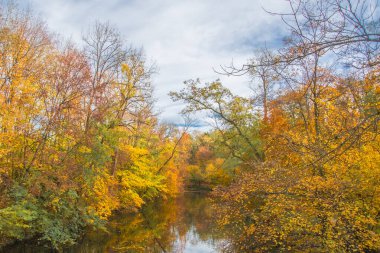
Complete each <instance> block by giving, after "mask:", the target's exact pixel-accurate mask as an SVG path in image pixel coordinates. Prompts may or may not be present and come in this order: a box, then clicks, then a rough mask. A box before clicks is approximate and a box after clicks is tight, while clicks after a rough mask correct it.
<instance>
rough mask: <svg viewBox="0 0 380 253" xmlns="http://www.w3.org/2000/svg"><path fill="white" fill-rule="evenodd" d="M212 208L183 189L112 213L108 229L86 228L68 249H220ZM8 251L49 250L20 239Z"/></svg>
mask: <svg viewBox="0 0 380 253" xmlns="http://www.w3.org/2000/svg"><path fill="white" fill-rule="evenodd" d="M212 218H213V211H212V208H211V205H210V200H209V198H208V197H207V195H206V194H205V193H190V192H189V193H184V194H183V195H181V196H179V197H178V198H176V199H172V200H166V201H159V202H155V203H152V204H150V205H147V206H145V207H144V208H143V210H142V211H141V212H140V213H137V214H136V213H134V214H123V215H117V216H115V217H113V218H112V219H111V220H110V222H109V224H108V225H107V231H102V230H97V231H88V232H87V233H86V235H85V236H84V237H83V239H81V240H80V241H79V242H78V244H76V245H74V246H72V247H70V248H66V249H64V252H68V253H98V252H99V253H101V252H110V253H111V252H112V253H118V252H153V253H156V252H157V253H162V252H173V253H209V252H220V251H219V250H218V249H219V248H220V247H221V245H222V244H223V242H224V240H223V237H222V236H221V235H220V234H218V231H217V229H215V226H214V225H213V219H212ZM4 250H5V251H4V252H7V253H35V252H36V253H37V252H38V253H40V252H42V253H44V252H52V251H51V250H49V249H47V248H44V247H42V246H38V245H34V244H30V243H19V244H17V245H13V246H12V247H8V248H6V249H4Z"/></svg>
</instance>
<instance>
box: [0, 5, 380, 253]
mask: <svg viewBox="0 0 380 253" xmlns="http://www.w3.org/2000/svg"><path fill="white" fill-rule="evenodd" d="M288 4H289V10H290V12H289V13H272V12H270V11H269V10H268V13H267V14H268V15H276V16H278V17H280V18H281V19H282V21H283V23H284V25H285V26H286V28H287V34H288V36H287V37H286V38H284V40H283V44H282V45H281V47H279V48H277V49H271V48H261V49H257V51H256V53H255V54H254V55H253V56H252V55H251V56H249V55H247V63H246V64H244V65H242V66H236V65H233V64H232V65H230V66H223V67H222V68H221V69H219V72H221V74H224V75H246V76H248V77H249V78H251V79H252V80H253V84H257V85H256V86H255V85H252V93H251V94H248V95H247V96H241V95H237V94H234V93H233V92H232V91H231V90H230V89H228V88H227V87H226V86H224V85H223V83H222V82H221V81H220V80H215V81H214V82H208V83H202V82H201V81H200V80H199V79H194V80H187V81H185V82H184V85H183V88H181V89H180V90H177V91H172V92H171V93H170V96H171V98H172V100H173V101H174V102H181V103H184V104H185V106H184V109H183V111H182V114H183V115H184V116H185V118H186V119H187V120H188V121H187V122H186V126H185V127H181V126H175V125H170V124H165V123H162V122H161V121H160V120H159V117H160V116H159V114H157V113H156V109H155V107H154V106H155V97H154V92H153V86H154V85H153V81H152V76H153V75H154V74H156V72H157V71H156V70H157V69H156V66H155V65H154V64H151V63H150V62H149V61H148V60H147V58H146V56H145V53H144V51H143V50H142V49H139V48H136V47H134V46H133V45H130V44H127V43H126V42H125V41H124V40H123V39H122V36H121V34H120V32H119V31H118V30H117V29H116V28H114V27H113V26H112V25H110V24H109V23H107V22H104V23H103V22H96V23H94V24H93V25H92V26H91V27H89V29H88V30H87V31H86V32H85V33H84V35H83V41H82V44H83V47H80V46H78V45H77V44H75V43H73V42H69V41H68V42H62V40H61V39H59V38H58V37H57V35H54V34H53V33H52V32H51V31H50V30H49V29H48V28H47V26H46V24H45V23H44V22H43V21H41V20H40V19H39V18H37V17H36V16H35V15H34V14H33V12H30V11H26V10H23V9H22V8H19V7H18V6H17V5H16V4H14V3H12V2H9V3H2V5H1V8H0V18H1V19H0V247H1V246H2V245H6V244H9V243H12V242H17V241H23V240H38V241H40V242H42V243H44V244H45V245H48V246H49V247H51V248H54V249H56V250H63V249H64V247H66V246H69V245H73V244H75V243H77V241H78V240H79V238H81V236H83V234H84V233H85V231H86V230H87V229H103V230H106V227H107V222H108V221H109V220H110V219H111V218H112V215H113V214H115V213H123V214H125V213H131V212H140V211H141V210H142V209H143V207H144V205H145V204H146V203H149V202H150V203H152V202H154V201H156V200H157V199H161V200H164V201H165V200H166V199H169V198H173V197H175V196H177V195H178V194H181V193H183V192H185V191H188V190H197V191H198V190H207V191H212V193H211V195H212V196H211V197H212V201H213V212H214V215H213V216H214V217H213V218H214V219H215V222H216V224H217V227H218V230H220V231H221V232H222V233H224V234H225V238H226V239H225V242H224V245H223V248H222V251H223V252H305V251H306V252H378V251H379V250H380V185H379V182H380V137H379V121H380V82H379V80H380V56H379V51H380V16H379V11H380V9H379V7H378V4H379V3H378V1H361V0H312V1H307V0H289V1H288ZM237 18H238V17H237ZM200 113H201V115H205V114H206V115H208V118H209V121H210V122H213V124H212V126H211V129H210V130H209V131H207V132H197V131H189V129H190V127H191V125H192V124H194V123H193V122H191V120H190V119H191V118H192V117H194V115H195V116H197V115H200Z"/></svg>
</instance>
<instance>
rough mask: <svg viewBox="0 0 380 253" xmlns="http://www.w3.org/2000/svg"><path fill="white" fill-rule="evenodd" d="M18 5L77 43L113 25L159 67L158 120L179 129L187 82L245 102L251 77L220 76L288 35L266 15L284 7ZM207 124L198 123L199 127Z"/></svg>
mask: <svg viewBox="0 0 380 253" xmlns="http://www.w3.org/2000/svg"><path fill="white" fill-rule="evenodd" d="M20 1H21V2H22V4H23V5H24V4H25V5H29V6H30V7H31V8H32V10H33V11H34V12H35V13H36V14H37V15H39V16H41V18H42V19H43V20H44V21H45V22H46V23H47V25H48V26H49V28H50V29H51V30H52V31H53V32H57V33H59V34H60V35H62V36H63V37H64V38H67V39H69V38H70V39H71V40H73V41H74V42H78V44H80V42H81V38H82V34H83V33H84V32H85V31H86V30H87V29H88V28H89V27H90V26H91V24H93V23H94V22H95V21H101V22H109V23H110V24H111V25H113V26H115V27H116V28H117V29H118V30H119V31H120V33H121V34H122V36H123V39H125V40H126V43H127V44H132V45H133V46H134V47H137V48H140V47H142V48H143V49H144V51H145V54H146V56H147V58H148V60H149V61H150V62H152V63H155V64H156V65H157V67H158V74H156V75H155V76H154V77H153V84H154V87H155V97H156V99H157V103H156V108H157V110H158V111H159V112H160V116H159V118H160V120H161V121H162V122H167V123H174V124H179V123H181V120H182V119H181V116H180V115H179V112H180V110H181V109H182V108H183V106H184V105H183V104H180V103H174V102H173V101H171V100H170V97H169V96H168V93H169V92H170V91H177V90H180V89H181V88H182V87H183V86H184V85H183V82H184V81H185V80H189V79H196V78H200V80H201V81H202V82H203V83H205V82H212V81H214V80H216V79H220V80H221V81H222V83H223V84H224V85H225V86H226V87H228V88H230V89H231V90H232V91H233V92H234V93H235V94H238V95H247V94H249V93H250V92H251V90H250V88H249V86H250V78H249V77H248V76H241V77H228V76H226V75H220V74H218V73H216V72H215V71H214V69H216V70H220V66H228V65H230V64H231V62H232V61H233V62H234V64H235V65H237V66H239V65H241V64H244V63H246V62H247V61H248V59H249V58H250V57H252V55H253V53H254V51H255V50H256V49H258V48H263V47H265V46H266V47H269V48H273V47H278V46H279V44H280V43H281V40H282V38H283V36H284V35H285V29H284V25H283V24H282V23H281V21H280V19H279V17H277V16H273V15H270V14H268V13H266V12H265V10H269V11H273V12H281V11H284V10H286V8H287V3H286V1H285V0H234V1H232V0H107V1H106V0H20ZM264 9H265V10H264ZM251 85H252V84H251ZM253 85H254V84H253ZM203 123H204V122H203V120H202V119H198V124H199V125H200V126H202V125H203Z"/></svg>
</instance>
